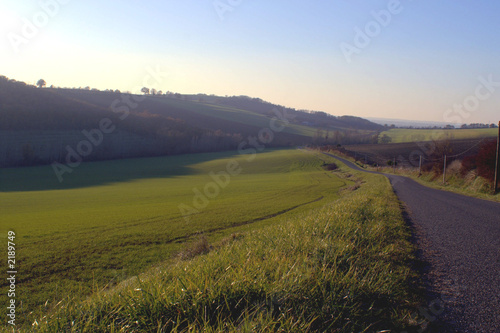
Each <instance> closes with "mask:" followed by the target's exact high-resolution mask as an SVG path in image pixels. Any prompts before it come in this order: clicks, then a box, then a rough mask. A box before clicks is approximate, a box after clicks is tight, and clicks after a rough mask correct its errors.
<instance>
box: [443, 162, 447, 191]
mask: <svg viewBox="0 0 500 333" xmlns="http://www.w3.org/2000/svg"><path fill="white" fill-rule="evenodd" d="M445 183H446V155H444V167H443V185H444V184H445Z"/></svg>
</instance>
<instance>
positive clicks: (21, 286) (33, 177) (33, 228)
mask: <svg viewBox="0 0 500 333" xmlns="http://www.w3.org/2000/svg"><path fill="white" fill-rule="evenodd" d="M248 157H249V156H244V155H234V154H230V153H218V154H199V155H185V156H175V157H160V158H147V159H131V160H118V161H107V162H97V163H84V164H82V165H81V166H80V167H78V168H76V169H74V171H73V173H72V174H69V175H66V177H65V180H64V182H63V183H59V182H58V181H57V178H56V177H55V176H54V174H53V172H52V168H51V167H50V166H43V167H34V168H16V169H2V170H1V174H0V184H1V190H2V192H0V211H1V221H2V225H1V233H2V234H6V233H7V231H8V230H13V231H15V232H16V247H17V258H16V259H17V270H18V271H19V274H18V279H19V280H18V285H17V287H18V290H19V294H18V295H19V296H18V301H22V302H23V309H24V310H23V312H22V313H18V317H19V320H24V318H26V317H28V318H29V320H31V319H33V316H35V315H36V314H38V313H39V311H43V310H44V309H45V308H50V306H51V304H54V303H55V302H57V301H59V300H61V299H63V298H65V297H67V296H68V295H72V296H76V295H82V296H84V295H88V294H91V293H92V292H93V291H96V290H98V289H102V288H103V287H105V286H110V285H113V284H116V283H118V282H120V281H122V280H125V279H127V278H129V277H132V276H135V275H137V274H139V273H141V272H143V271H145V270H147V269H148V268H150V267H151V266H152V265H155V264H158V263H160V262H163V261H165V260H168V259H170V258H172V256H173V255H174V254H175V253H177V252H179V251H182V250H183V249H184V248H186V246H188V245H187V243H189V242H192V241H196V240H197V239H198V238H199V234H200V233H203V234H205V235H206V236H207V237H208V239H209V241H210V242H217V241H218V240H220V239H222V238H224V237H226V236H227V235H230V234H231V233H234V232H240V231H244V230H251V229H255V228H261V227H262V226H264V225H270V224H273V223H275V221H278V220H281V219H287V218H290V217H292V216H295V215H296V214H301V213H303V212H305V211H308V210H310V209H313V208H317V207H320V206H322V205H324V204H326V203H328V202H331V201H332V200H336V199H338V198H339V189H340V188H342V187H344V186H346V185H350V184H352V183H353V182H352V181H350V180H344V179H341V178H339V177H335V176H332V175H331V174H329V173H327V172H326V171H325V170H323V168H322V167H321V166H322V164H323V163H324V162H323V161H322V160H320V159H318V158H317V157H316V156H315V155H313V154H312V153H307V152H303V151H298V150H286V151H269V152H265V153H261V154H258V155H256V157H255V159H254V160H253V161H248ZM228 162H231V163H233V167H234V163H238V165H239V167H240V168H241V173H240V174H239V175H235V176H231V177H230V181H229V184H227V186H225V187H224V188H223V189H220V188H219V189H220V193H219V195H217V196H214V198H211V199H209V203H208V205H206V207H203V208H202V209H197V210H198V213H195V214H193V215H191V216H190V217H189V220H188V221H187V220H186V219H185V218H183V216H182V214H181V212H180V210H179V205H180V204H185V205H187V206H193V199H194V198H195V192H194V189H199V190H200V191H204V187H205V186H206V184H210V183H212V182H213V179H212V178H211V177H210V175H209V173H210V172H214V173H218V172H222V171H224V170H227V166H228ZM212 189H213V185H212ZM3 265H4V264H2V267H4V266H3ZM2 270H4V268H2ZM5 286H6V284H5V282H3V284H2V288H3V287H5ZM0 302H1V303H2V304H4V303H5V302H6V296H5V295H4V294H2V295H1V296H0ZM44 304H46V305H45V306H44ZM30 313H31V314H30ZM4 320H5V318H2V322H4Z"/></svg>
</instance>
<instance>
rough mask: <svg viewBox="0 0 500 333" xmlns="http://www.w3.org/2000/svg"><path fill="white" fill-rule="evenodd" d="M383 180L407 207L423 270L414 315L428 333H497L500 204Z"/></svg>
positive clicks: (402, 180) (408, 181)
mask: <svg viewBox="0 0 500 333" xmlns="http://www.w3.org/2000/svg"><path fill="white" fill-rule="evenodd" d="M327 155H329V156H332V157H334V158H336V159H338V160H340V161H341V162H343V163H345V164H346V165H347V166H349V167H351V168H353V169H356V170H360V171H365V170H363V169H361V168H359V167H358V166H356V165H355V164H354V163H352V162H349V161H347V160H345V159H342V158H339V157H337V156H334V155H330V154H327ZM386 176H387V177H388V178H389V180H390V181H391V184H392V186H393V188H394V192H395V193H396V195H397V196H398V197H399V199H400V201H402V202H403V203H404V205H405V206H406V207H407V209H406V210H407V213H408V216H409V223H410V224H411V225H412V227H413V230H414V233H415V239H416V243H417V246H418V248H419V252H420V254H419V256H420V257H421V259H422V260H423V261H425V262H426V263H427V265H428V266H427V267H426V268H425V270H424V279H425V280H426V282H427V284H428V291H429V294H428V306H427V307H425V308H422V309H421V311H420V318H426V319H425V320H427V322H428V323H429V330H428V331H430V332H500V204H499V203H496V202H490V201H486V200H481V199H475V198H471V197H467V196H463V195H459V194H455V193H450V192H446V191H440V190H436V189H431V188H428V187H425V186H423V185H420V184H419V183H417V182H415V181H413V180H411V179H409V178H406V177H402V176H395V175H386Z"/></svg>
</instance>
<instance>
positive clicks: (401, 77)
mask: <svg viewBox="0 0 500 333" xmlns="http://www.w3.org/2000/svg"><path fill="white" fill-rule="evenodd" d="M499 13H500V2H499V1H494V0H484V1H472V0H469V1H466V0H440V1H435V0H380V1H379V0H372V1H366V0H329V1H326V0H321V1H320V0H309V1H306V0H287V1H285V0H272V1H271V0H162V1H154V0H152V1H147V2H139V1H132V0H123V1H113V0H109V1H96V0H86V1H78V0H40V1H33V0H23V1H7V0H0V75H5V76H7V77H9V78H12V79H16V80H18V81H24V82H27V83H31V84H34V83H36V82H37V81H38V79H40V78H43V79H44V80H45V81H46V82H47V84H48V85H49V86H50V85H54V86H60V87H86V86H90V87H92V88H98V89H119V90H121V91H132V92H139V90H140V88H141V87H143V86H147V87H149V88H155V89H157V90H162V91H164V92H166V91H172V92H179V93H184V94H192V93H206V94H215V95H222V96H225V95H230V96H232V95H247V96H251V97H259V98H262V99H264V100H267V101H270V102H273V103H276V104H280V105H284V106H288V107H294V108H297V109H307V110H316V111H324V112H327V113H330V114H333V115H354V116H360V117H378V118H392V119H411V120H421V121H444V122H452V123H475V122H480V123H497V122H498V121H499V120H500V36H499V35H498V34H499V33H500V19H499Z"/></svg>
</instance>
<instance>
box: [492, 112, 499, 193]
mask: <svg viewBox="0 0 500 333" xmlns="http://www.w3.org/2000/svg"><path fill="white" fill-rule="evenodd" d="M499 174H500V121H499V122H498V138H497V159H496V165H495V182H494V184H493V191H494V194H497V193H498V177H499V176H500V175H499Z"/></svg>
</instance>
